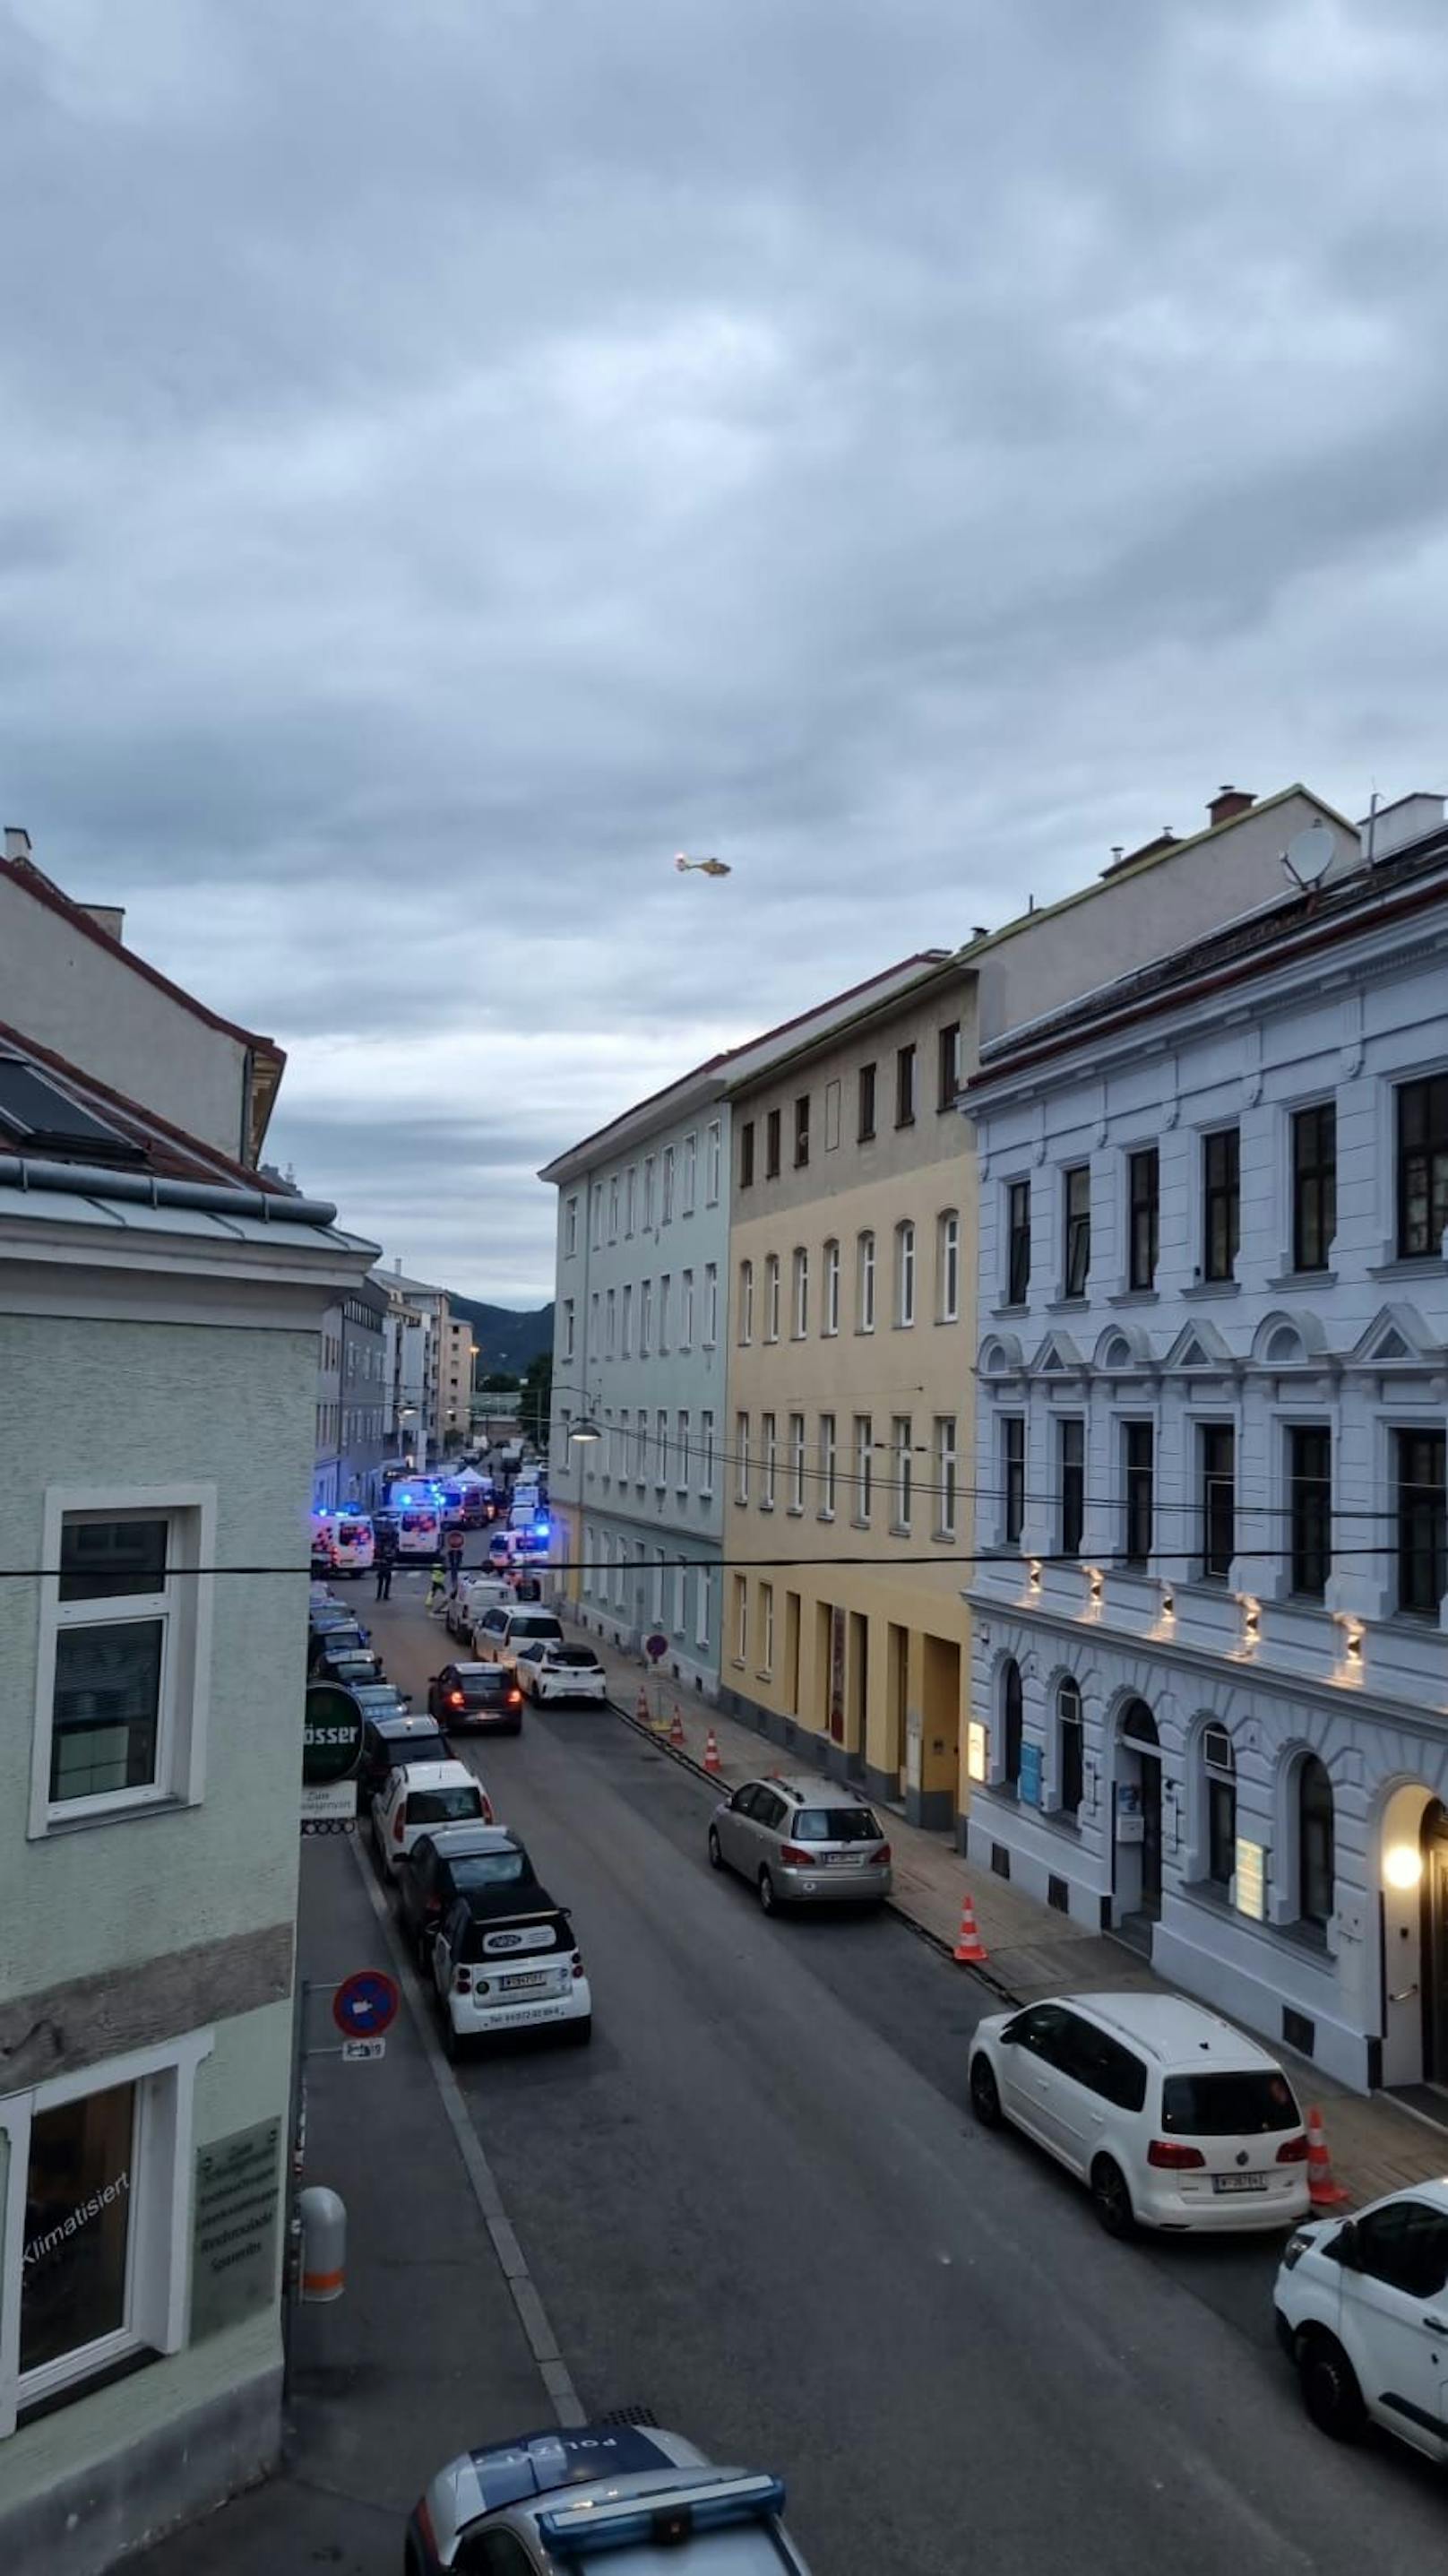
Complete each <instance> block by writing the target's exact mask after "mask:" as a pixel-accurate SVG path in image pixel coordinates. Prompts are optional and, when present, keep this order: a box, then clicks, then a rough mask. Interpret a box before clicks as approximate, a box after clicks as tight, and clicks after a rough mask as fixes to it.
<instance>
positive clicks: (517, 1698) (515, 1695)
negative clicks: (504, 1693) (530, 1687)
mask: <svg viewBox="0 0 1448 2576" xmlns="http://www.w3.org/2000/svg"><path fill="white" fill-rule="evenodd" d="M522 1705H523V1694H522V1692H521V1691H520V1690H517V1691H509V1693H508V1706H509V1708H521V1707H522Z"/></svg>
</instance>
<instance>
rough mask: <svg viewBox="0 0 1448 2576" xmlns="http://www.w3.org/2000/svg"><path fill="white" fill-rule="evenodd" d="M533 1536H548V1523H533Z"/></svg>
mask: <svg viewBox="0 0 1448 2576" xmlns="http://www.w3.org/2000/svg"><path fill="white" fill-rule="evenodd" d="M533 1536H534V1537H535V1538H546V1537H547V1536H548V1523H547V1522H546V1521H535V1522H534V1523H533Z"/></svg>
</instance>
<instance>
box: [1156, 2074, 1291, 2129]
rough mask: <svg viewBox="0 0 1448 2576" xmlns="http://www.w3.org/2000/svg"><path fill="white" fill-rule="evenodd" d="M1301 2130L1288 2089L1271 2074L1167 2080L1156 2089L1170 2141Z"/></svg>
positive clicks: (1172, 2077) (1280, 2077)
mask: <svg viewBox="0 0 1448 2576" xmlns="http://www.w3.org/2000/svg"><path fill="white" fill-rule="evenodd" d="M1301 2124H1302V2113H1301V2112H1300V2111H1299V2109H1298V2107H1297V2103H1296V2100H1295V2099H1294V2096H1293V2091H1292V2087H1291V2085H1290V2084H1289V2083H1288V2081H1287V2078H1286V2076H1285V2075H1279V2074H1278V2073H1277V2072H1276V2070H1275V2069H1273V2070H1271V2071H1269V2070H1268V2069H1267V2068H1266V2067H1263V2068H1261V2069H1256V2068H1248V2067H1242V2068H1240V2069H1235V2070H1234V2071H1233V2072H1231V2073H1230V2074H1227V2073H1224V2074H1220V2075H1169V2076H1168V2077H1167V2079H1166V2082H1165V2083H1164V2084H1163V2086H1162V2088H1161V2125H1162V2127H1163V2128H1164V2129H1166V2130H1168V2131H1169V2132H1170V2133H1171V2134H1172V2135H1173V2136H1176V2137H1189V2138H1252V2137H1260V2136H1261V2135H1262V2133H1263V2131H1264V2130H1268V2129H1296V2128H1299V2127H1300V2126H1301Z"/></svg>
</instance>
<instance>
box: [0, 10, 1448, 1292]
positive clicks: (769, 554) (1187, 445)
mask: <svg viewBox="0 0 1448 2576" xmlns="http://www.w3.org/2000/svg"><path fill="white" fill-rule="evenodd" d="M1445 93H1448V50H1445V47H1444V43H1443V35H1442V24H1441V17H1440V14H1439V12H1438V10H1437V9H1436V7H1435V6H1431V5H1429V0H1421V5H1419V0H1180V5H1178V6H1176V7H1174V8H1171V9H1167V10H1164V9H1162V8H1161V7H1160V6H1159V5H1158V0H1121V5H1119V6H1117V7H1114V8H1112V9H1109V10H1106V9H1097V10H1083V9H1082V8H1081V6H1080V5H1079V0H1028V5H1026V6H1023V7H1021V8H1017V9H1014V10H1010V11H1003V10H999V9H996V8H992V7H988V6H986V5H985V0H975V5H971V0H966V5H965V6H963V7H962V6H961V5H959V0H890V5H889V6H886V5H885V0H796V5H795V6H793V7H791V8H790V9H788V10H781V9H779V8H778V7H777V5H774V0H621V5H620V6H619V7H617V8H615V9H614V10H612V11H609V12H603V11H598V10H596V9H591V8H588V7H585V6H584V5H583V0H550V5H547V6H545V5H542V0H492V5H491V6H490V7H489V8H488V9H487V10H486V11H479V10H478V9H477V8H476V7H475V6H474V5H473V0H412V5H411V6H410V7H409V8H408V9H407V10H406V11H405V12H404V11H402V10H400V9H398V8H397V6H396V5H395V0H348V5H346V6H344V5H342V0H312V5H309V7H308V8H307V9H306V10H304V11H298V10H297V9H296V8H295V6H294V5H293V0H250V5H249V6H248V7H247V8H246V9H245V10H236V9H232V8H228V7H226V6H224V5H223V0H0V94H3V95H4V97H5V99H6V104H7V127H6V156H7V165H6V166H7V222H6V228H5V238H4V243H3V246H0V326H3V345H4V347H5V350H6V379H5V402H4V404H3V406H0V496H3V497H0V618H3V621H4V631H5V633H6V636H7V641H8V643H9V646H10V650H9V651H8V652H7V653H6V654H5V655H4V656H3V657H0V726H3V740H4V742H5V746H6V749H5V764H6V766H5V791H6V813H7V817H8V818H9V819H11V820H16V821H22V822H25V823H26V824H27V825H28V826H29V828H30V830H31V832H32V834H33V835H34V838H35V842H36V846H37V851H38V854H39V856H40V857H41V860H42V863H44V864H47V865H49V866H50V867H51V868H52V869H53V870H54V872H55V873H56V874H57V875H58V876H59V877H60V878H61V880H62V882H64V883H67V884H68V885H70V886H71V887H72V888H73V889H74V890H75V891H77V892H79V893H83V894H87V895H91V896H95V897H109V898H111V899H114V900H118V901H120V900H123V901H125V902H127V904H128V906H129V909H130V926H131V932H132V935H133V936H134V938H135V939H136V940H137V942H138V944H140V945H141V946H143V947H144V948H145V949H146V950H147V951H148V953H150V954H151V955H153V956H154V957H155V958H156V959H157V961H158V962H159V963H161V964H163V965H165V966H166V967H168V968H169V969H170V970H171V971H172V972H174V973H176V974H178V975H181V976H182V977H183V978H185V979H186V980H188V981H190V982H192V983H194V984H195V986H196V988H197V989H198V990H199V991H201V992H202V993H204V994H205V995H206V996H207V997H208V998H209V999H211V1000H212V1001H213V1002H215V1003H216V1004H217V1005H218V1006H220V1007H222V1008H225V1009H228V1010H231V1011H233V1012H235V1013H237V1014H238V1015H239V1016H241V1017H243V1018H246V1019H248V1020H250V1021H252V1022H254V1023H256V1024H258V1025H260V1026H263V1027H266V1028H269V1029H272V1030H274V1031H275V1033H276V1034H277V1035H278V1036H279V1037H280V1038H281V1039H282V1040H283V1042H284V1043H285V1044H286V1045H287V1046H288V1048H289V1050H290V1053H291V1065H290V1069H289V1073H288V1079H287V1084H286V1087H285V1090H284V1093H283V1106H282V1109H281V1111H280V1113H279V1116H278V1119H277V1123H276V1129H275V1132H274V1137H273V1148H274V1150H275V1151H277V1152H278V1153H280V1154H281V1155H282V1156H283V1157H284V1158H285V1157H288V1156H290V1157H291V1158H292V1159H293V1160H294V1161H295V1162H296V1163H297V1166H298V1169H299V1171H301V1172H302V1173H303V1176H304V1178H305V1179H306V1181H307V1183H308V1185H309V1186H312V1187H316V1188H318V1189H326V1190H331V1191H335V1192H336V1193H337V1194H338V1195H339V1197H341V1199H342V1200H343V1203H344V1206H345V1211H346V1214H347V1216H348V1217H349V1218H350V1220H351V1221H352V1222H353V1223H354V1224H356V1225H357V1226H358V1227H359V1228H360V1229H362V1230H367V1231H372V1232H374V1233H377V1234H378V1235H379V1236H380V1237H382V1238H383V1239H385V1240H386V1241H387V1242H388V1244H389V1247H390V1248H391V1249H395V1250H397V1251H400V1252H403V1253H404V1254H405V1256H406V1258H407V1260H408V1261H409V1263H410V1264H411V1265H412V1266H414V1267H416V1268H420V1269H425V1270H430V1271H435V1272H438V1273H440V1274H441V1275H443V1276H445V1277H447V1278H450V1279H452V1280H454V1281H455V1282H456V1284H457V1285H459V1286H460V1287H464V1288H468V1289H471V1290H473V1291H474V1292H476V1293H480V1294H484V1295H487V1294H489V1293H498V1294H505V1295H516V1296H517V1297H519V1298H520V1299H521V1298H525V1297H529V1296H531V1295H534V1294H543V1293H546V1291H547V1288H548V1285H549V1279H550V1273H551V1245H552V1210H551V1206H550V1204H549V1199H548V1194H547V1193H545V1192H543V1191H541V1190H539V1189H538V1187H537V1185H536V1184H535V1183H533V1182H532V1181H531V1179H530V1178H529V1174H530V1173H531V1171H532V1169H533V1167H534V1166H535V1165H536V1164H537V1163H539V1162H541V1161H543V1160H544V1159H545V1158H546V1156H547V1155H548V1154H549V1153H551V1152H553V1151H554V1150H556V1149H557V1147H558V1146H559V1145H561V1144H562V1143H565V1142H567V1141H568V1140H569V1139H570V1138H571V1137H572V1136H574V1135H576V1134H579V1133H581V1132H583V1131H584V1130H586V1129H587V1128H589V1127H591V1126H593V1125H595V1124H596V1123H597V1122H598V1120H599V1118H600V1116H602V1115H606V1114H607V1111H608V1110H609V1109H610V1108H611V1107H614V1106H623V1105H624V1104H625V1103H626V1102H627V1101H628V1100H630V1099H631V1098H633V1097H636V1096H637V1095H638V1094H639V1093H640V1092H642V1091H644V1090H646V1089H648V1088H650V1087H651V1086H652V1085H653V1084H655V1083H657V1082H659V1081H661V1080H663V1079H665V1078H667V1076H668V1075H669V1074H670V1073H671V1072H674V1071H677V1070H681V1069H682V1068H683V1067H684V1066H685V1065H687V1064H688V1063H689V1062H691V1061H693V1060H694V1059H695V1058H696V1057H697V1056H699V1055H700V1054H702V1053H705V1052H707V1051H708V1049H709V1048H710V1047H711V1046H713V1045H715V1044H718V1043H724V1042H727V1041H728V1040H729V1039H730V1038H732V1037H738V1036H743V1035H745V1034H747V1033H748V1032H749V1031H750V1030H751V1029H753V1028H755V1027H758V1026H762V1025H765V1024H767V1023H768V1022H769V1021H771V1020H773V1019H775V1018H778V1017H780V1016H783V1015H785V1014H787V1013H788V1012H790V1011H793V1010H795V1009H798V1008H800V1007H802V1006H803V1005H804V1004H805V1003H807V1002H808V1001H809V1000H811V999H813V998H816V997H818V996H819V995H820V994H822V993H823V992H825V991H827V990H829V989H831V988H832V987H833V986H836V985H838V984H841V983H845V982H849V981H852V980H854V979H855V978H856V977H857V976H858V975H859V974H860V973H862V972H864V971H867V970H868V969H869V968H870V967H871V966H873V965H876V964H879V963H880V962H882V961H883V960H884V959H885V958H886V957H888V956H891V955H897V954H900V953H902V952H903V951H905V950H907V949H910V948H913V947H916V946H924V945H933V944H937V943H940V942H943V941H948V940H951V939H954V938H956V937H958V936H961V935H963V934H964V933H965V932H966V931H968V929H969V927H970V925H971V924H972V923H973V922H975V921H980V920H984V921H996V920H999V919H1001V918H1003V917H1005V915H1006V914H1007V913H1008V912H1011V911H1014V910H1015V909H1016V908H1017V906H1018V902H1019V899H1020V896H1021V894H1022V893H1023V892H1025V891H1026V890H1033V891H1034V892H1035V893H1036V894H1037V896H1038V897H1041V898H1046V897H1049V896H1051V895H1053V894H1056V893H1059V892H1062V891H1064V890H1065V889H1066V888H1067V887H1068V886H1069V885H1071V884H1073V883H1077V882H1079V881H1081V879H1082V878H1083V877H1084V876H1086V875H1087V874H1089V873H1090V872H1091V871H1092V870H1093V869H1094V868H1096V867H1098V866H1099V865H1100V864H1102V862H1103V859H1104V857H1105V854H1106V851H1107V849H1108V848H1109V846H1110V844H1111V843H1113V842H1118V841H1120V842H1127V843H1130V842H1133V841H1135V840H1138V839H1141V838H1144V837H1146V835H1147V834H1148V833H1150V832H1151V831H1153V830H1155V829H1156V828H1157V827H1158V826H1159V825H1160V823H1161V822H1162V821H1163V820H1171V821H1173V822H1175V823H1176V824H1177V825H1178V827H1179V828H1185V827H1186V826H1187V825H1189V824H1190V823H1191V822H1192V821H1193V820H1195V819H1198V818H1199V816H1200V810H1201V804H1202V800H1203V799H1204V798H1205V796H1206V795H1208V794H1209V793H1211V792H1212V790H1213V789H1214V788H1215V786H1216V785H1217V783H1218V781H1219V780H1220V779H1222V778H1226V777H1235V778H1238V779H1239V780H1241V781H1243V782H1244V783H1246V784H1248V785H1250V786H1252V787H1255V788H1257V789H1259V790H1261V791H1264V792H1265V791H1268V790H1270V789H1271V788H1273V787H1275V786H1277V785H1280V784H1282V783H1284V782H1285V781H1286V780H1287V779H1289V778H1291V777H1293V776H1299V775H1301V776H1305V777H1307V778H1309V779H1310V780H1311V781H1313V782H1314V783H1315V784H1316V785H1318V786H1319V787H1320V789H1321V790H1322V791H1323V792H1324V793H1325V794H1327V795H1329V796H1330V797H1332V798H1334V799H1335V800H1336V801H1338V802H1340V803H1342V804H1343V805H1345V806H1347V807H1348V808H1350V809H1352V810H1359V809H1360V807H1361V805H1362V803H1363V802H1364V801H1365V797H1366V793H1367V790H1368V787H1369V784H1370V783H1371V780H1372V779H1373V777H1374V776H1376V778H1377V781H1378V783H1379V784H1380V785H1381V786H1382V787H1383V788H1384V790H1385V791H1387V792H1395V791H1397V790H1399V789H1401V788H1403V787H1406V786H1412V785H1425V784H1427V785H1431V784H1433V783H1434V781H1435V779H1436V777H1437V774H1438V760H1439V750H1438V744H1439V710H1438V704H1437V699H1438V691H1437V687H1436V671H1437V660H1438V635H1437V601H1438V598H1439V597H1440V595H1441V587H1442V584H1441V559H1442V557H1443V555H1444V553H1445V548H1448V489H1445V484H1448V468H1445V466H1444V462H1443V459H1444V457H1445V455H1448V441H1445V437H1444V429H1445V421H1444V410H1445V401H1444V384H1445V361H1444V358H1443V355H1442V352H1443V349H1444V347H1445V345H1448V334H1445V329H1444V323H1445V318H1448V317H1445V309H1444V308H1445V303H1448V259H1445V255H1444V254H1445V248H1448V244H1445V240H1444V234H1445V231H1448V211H1445V209H1444V207H1443V204H1442V202H1441V196H1440V195H1435V193H1434V192H1433V191H1431V190H1430V189H1425V188H1422V187H1416V188H1414V187H1409V186H1407V185H1405V175H1404V174H1405V173H1411V172H1412V171H1414V170H1431V169H1433V168H1435V167H1436V161H1437V153H1438V137H1439V133H1440V131H1441V126H1442V120H1443V115H1444V109H1445V105H1448V97H1445ZM679 846H693V847H696V848H705V849H708V848H717V849H720V850H722V851H723V852H724V853H725V855H727V856H728V857H729V858H730V859H731V861H732V862H733V865H734V870H735V873H734V875H733V876H732V877H731V878H730V879H729V880H727V881H726V882H724V883H722V884H719V885H707V884H705V883H703V882H702V881H700V880H697V879H694V880H686V881H685V880H679V879H678V878H676V877H675V876H674V875H673V874H672V871H671V869H670V866H669V859H670V854H671V853H672V851H673V850H674V849H675V848H677V847H679Z"/></svg>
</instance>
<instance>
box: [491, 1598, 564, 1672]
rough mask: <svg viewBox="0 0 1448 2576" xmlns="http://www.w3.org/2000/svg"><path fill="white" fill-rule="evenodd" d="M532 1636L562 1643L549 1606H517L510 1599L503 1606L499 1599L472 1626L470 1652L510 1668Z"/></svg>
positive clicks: (561, 1632)
mask: <svg viewBox="0 0 1448 2576" xmlns="http://www.w3.org/2000/svg"><path fill="white" fill-rule="evenodd" d="M535 1640H537V1641H538V1642H540V1643H542V1644H545V1645H550V1646H561V1645H562V1643H563V1630H562V1628H561V1627H560V1626H559V1623H558V1621H557V1619H556V1618H555V1617H554V1615H553V1612H552V1611H551V1610H535V1609H532V1608H528V1609H518V1608H515V1607H514V1605H513V1604H512V1603H511V1602H510V1603H509V1604H508V1606H507V1607H506V1608H504V1607H503V1605H502V1603H501V1602H500V1603H499V1604H498V1606H497V1607H496V1608H495V1609H492V1610H485V1611H484V1612H483V1614H482V1617H481V1618H480V1619H478V1620H477V1621H476V1622H475V1624H474V1627H473V1649H474V1652H475V1653H477V1654H479V1655H481V1656H483V1657H484V1659H485V1660H487V1661H490V1662H492V1663H495V1664H504V1665H506V1666H508V1668H509V1669H510V1670H511V1668H512V1667H513V1666H514V1665H515V1664H516V1663H517V1660H518V1656H519V1653H520V1651H521V1649H522V1648H523V1647H524V1646H528V1645H532V1644H533V1643H534V1641H535Z"/></svg>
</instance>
